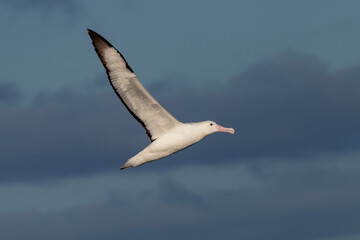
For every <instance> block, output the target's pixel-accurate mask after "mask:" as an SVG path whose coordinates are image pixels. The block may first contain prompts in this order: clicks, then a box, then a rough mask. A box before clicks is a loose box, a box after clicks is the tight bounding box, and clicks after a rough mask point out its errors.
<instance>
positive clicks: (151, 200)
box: [0, 164, 360, 240]
mask: <svg viewBox="0 0 360 240" xmlns="http://www.w3.org/2000/svg"><path fill="white" fill-rule="evenodd" d="M290 165H291V164H288V165H286V164H285V166H284V164H281V166H282V167H285V169H286V170H287V171H288V172H290V173H291V174H292V175H293V178H292V181H288V180H289V177H288V176H287V175H286V172H285V171H279V172H278V173H276V174H274V172H271V169H275V168H276V167H269V166H270V165H266V164H261V166H262V168H264V171H265V172H267V171H269V170H270V172H268V175H267V177H268V178H267V179H266V181H264V182H263V183H262V188H250V189H238V190H236V189H234V190H222V191H211V192H210V193H200V194H198V195H200V196H201V198H202V199H203V201H198V200H197V199H195V200H193V193H192V194H191V195H192V196H191V197H190V198H187V199H186V200H185V201H183V200H181V199H180V200H179V201H174V199H173V198H172V197H169V196H171V195H174V194H175V195H177V196H179V197H180V198H182V196H181V195H183V194H182V193H184V189H186V190H185V192H188V189H187V187H185V186H183V185H182V184H181V183H179V182H176V181H175V180H174V179H171V177H169V179H168V180H170V181H171V182H170V184H169V185H168V186H164V185H163V184H162V183H161V184H159V185H158V186H155V187H153V188H152V189H149V190H153V192H150V193H147V194H143V191H140V190H139V189H134V192H137V194H138V195H137V197H129V196H125V195H124V194H123V189H122V188H123V185H122V184H119V186H118V188H117V190H115V191H116V192H115V193H114V194H116V195H117V198H118V199H121V201H117V202H114V201H113V197H110V198H109V201H104V202H101V203H94V204H87V205H82V206H77V207H74V208H69V209H66V210H64V211H37V210H31V211H8V212H2V214H1V215H0V238H2V239H24V238H25V237H31V238H36V239H49V238H51V239H70V240H71V239H74V240H75V239H99V238H101V237H102V238H106V239H109V240H111V239H119V238H130V239H143V238H144V236H147V239H168V238H171V239H179V240H180V239H214V240H215V239H219V238H221V239H234V238H241V239H254V240H260V239H284V240H285V239H289V238H291V239H294V240H303V239H309V240H310V239H326V238H327V237H330V236H337V237H339V239H342V237H344V236H350V235H359V234H360V232H359V228H358V223H359V214H360V204H359V199H360V191H359V189H358V188H357V187H356V185H350V184H348V183H349V182H352V181H355V182H356V181H357V180H358V172H356V171H339V169H337V168H336V167H330V168H322V169H318V171H319V172H317V173H314V172H312V173H308V174H307V176H310V177H312V178H313V179H316V180H314V181H312V182H310V181H309V182H304V181H303V180H304V175H303V173H302V172H301V171H300V172H299V171H298V170H297V169H296V168H295V169H294V168H293V167H289V166H290ZM315 165H316V164H314V165H311V164H310V166H312V167H314V166H315ZM286 167H289V168H286ZM268 168H270V169H268ZM266 169H267V170H266ZM222 174H223V173H222ZM334 174H335V176H336V178H334ZM314 175H321V176H322V177H323V178H324V179H329V182H328V181H323V180H322V179H320V178H316V177H315V176H314ZM136 177H141V174H139V175H138V176H136ZM119 180H126V177H124V178H120V179H119ZM163 180H166V179H163ZM165 184H166V183H165ZM233 184H234V185H236V184H237V183H236V182H234V183H233ZM173 186H174V189H172V190H170V191H169V188H172V187H173ZM106 187H107V185H105V186H103V188H106ZM134 187H136V185H135V186H134ZM94 190H95V189H94ZM157 190H158V191H157ZM157 192H160V193H161V194H160V195H158V194H157ZM112 195H113V194H112ZM184 196H185V197H186V196H187V194H184ZM196 198H197V197H196ZM20 228H21V229H22V231H14V230H17V229H20Z"/></svg>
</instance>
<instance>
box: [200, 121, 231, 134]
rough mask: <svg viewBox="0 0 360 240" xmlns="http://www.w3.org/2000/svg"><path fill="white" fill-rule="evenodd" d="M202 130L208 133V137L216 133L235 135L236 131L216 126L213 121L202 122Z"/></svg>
mask: <svg viewBox="0 0 360 240" xmlns="http://www.w3.org/2000/svg"><path fill="white" fill-rule="evenodd" d="M201 128H202V130H203V131H204V132H205V133H206V135H209V134H212V133H215V132H226V133H231V134H234V133H235V130H234V129H233V128H226V127H223V126H220V125H219V124H216V123H215V122H213V121H204V122H201Z"/></svg>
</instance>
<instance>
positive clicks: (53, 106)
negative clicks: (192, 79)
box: [0, 52, 360, 181]
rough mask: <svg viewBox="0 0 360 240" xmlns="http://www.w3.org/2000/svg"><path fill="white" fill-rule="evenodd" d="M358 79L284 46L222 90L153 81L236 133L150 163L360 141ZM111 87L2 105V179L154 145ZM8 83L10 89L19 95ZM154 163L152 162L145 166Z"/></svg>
mask: <svg viewBox="0 0 360 240" xmlns="http://www.w3.org/2000/svg"><path fill="white" fill-rule="evenodd" d="M359 78H360V72H359V70H358V68H348V69H344V70H343V71H339V72H335V73H331V72H329V71H328V70H327V68H326V65H325V64H324V63H321V62H320V61H318V60H317V59H316V58H314V57H312V56H307V55H301V54H297V53H293V52H286V53H284V54H280V55H279V56H276V57H273V58H271V59H268V60H264V61H263V62H261V63H258V64H255V65H253V66H252V67H250V68H249V69H248V70H247V71H244V72H242V73H241V74H239V76H237V77H235V78H234V79H233V80H232V81H230V82H229V84H228V85H227V86H226V87H224V88H222V89H216V90H211V89H209V88H207V89H193V88H189V87H188V86H182V84H181V83H180V82H177V83H174V84H167V85H166V86H167V87H166V89H164V88H163V89H158V88H159V86H157V87H156V85H154V86H150V87H149V89H150V91H151V92H152V93H153V95H154V96H155V97H156V98H157V99H158V100H159V102H160V103H162V104H163V105H164V106H165V107H166V108H167V109H168V110H169V111H170V112H171V113H172V114H173V115H174V116H175V117H177V118H178V119H179V120H181V121H185V122H186V121H201V120H207V119H211V120H214V121H216V122H218V123H219V124H222V125H225V126H230V127H234V128H235V130H236V134H235V135H234V136H232V135H227V134H216V135H212V136H210V137H208V138H207V139H205V140H204V141H203V142H202V143H200V144H198V145H196V147H191V148H189V149H187V150H186V151H183V152H180V153H178V154H176V155H174V156H172V157H170V158H169V159H171V160H169V161H164V160H160V161H162V162H161V164H160V162H155V163H152V164H157V166H156V167H160V168H161V167H171V166H178V165H182V164H195V163H196V164H210V163H213V164H219V163H222V162H226V161H228V162H229V161H233V160H236V161H239V160H241V159H243V160H246V159H253V158H262V157H283V158H286V157H300V156H307V155H308V156H311V155H312V154H319V153H321V154H331V153H334V152H341V151H347V150H354V149H357V148H358V146H359V140H360V136H359V134H358V132H359V130H360V125H359V123H360V113H359V111H358V109H359V108H360V106H359V105H360V99H359V98H360V95H359V94H358V89H359V81H358V79H359ZM104 81H107V80H106V79H105V77H104ZM143 81H144V80H143ZM11 88H13V87H10V88H9V89H10V90H11ZM108 88H109V91H107V94H106V95H90V94H88V95H86V94H79V93H76V92H71V91H59V92H58V93H56V94H40V95H39V96H38V98H37V99H36V100H35V101H34V104H33V105H31V106H30V107H23V106H20V105H14V104H12V105H8V104H1V105H0V108H1V112H2V116H3V117H2V118H1V119H0V125H1V126H2V127H1V130H0V131H1V135H0V143H1V148H2V149H1V158H2V159H3V161H1V168H0V176H1V180H2V181H5V180H10V179H17V180H19V179H20V180H21V179H34V178H35V179H36V178H48V177H62V176H69V175H73V174H86V173H94V172H99V171H100V172H101V171H105V170H109V169H118V167H119V166H120V165H121V163H123V162H124V161H125V160H126V159H128V158H129V157H131V156H132V155H134V154H136V153H137V152H138V151H139V150H141V149H142V147H144V146H146V144H148V143H149V140H148V139H147V137H146V135H145V134H144V131H143V129H142V128H141V127H140V125H139V124H138V123H137V122H136V121H135V120H134V119H132V117H131V116H130V114H128V113H127V111H126V110H125V108H124V107H123V106H122V104H121V102H120V101H118V100H117V99H116V96H115V94H114V93H112V92H111V91H112V90H111V89H110V87H108ZM3 89H4V87H3ZM174 89H176V91H174ZM10 90H9V91H8V92H9V93H7V94H9V96H10V95H11V96H12V95H16V94H13V93H11V91H13V90H11V91H10ZM13 92H14V91H13ZM15 92H16V91H15ZM167 92H172V93H173V94H166V93H167ZM163 93H164V94H163ZM5 95H6V94H5ZM7 98H9V97H7ZM219 159H220V160H219ZM146 169H151V167H150V166H146V165H145V166H144V167H141V168H139V171H142V170H146Z"/></svg>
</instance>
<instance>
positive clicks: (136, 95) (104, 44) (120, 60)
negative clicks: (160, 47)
mask: <svg viewBox="0 0 360 240" xmlns="http://www.w3.org/2000/svg"><path fill="white" fill-rule="evenodd" d="M88 32H89V35H90V38H91V40H92V43H93V45H94V47H95V51H96V52H97V54H98V56H99V58H100V60H101V62H102V63H103V65H104V67H105V69H106V73H107V75H108V78H109V80H110V84H111V86H112V87H113V89H114V91H115V92H116V94H117V95H118V97H119V98H120V99H121V101H122V102H123V103H124V105H125V107H126V108H127V109H128V110H129V112H130V113H131V114H132V115H133V116H134V117H135V119H136V120H138V121H139V122H140V124H141V125H142V126H143V127H144V128H145V129H146V133H147V134H148V136H149V137H150V139H151V141H154V140H155V139H157V138H158V137H160V136H161V135H163V134H164V133H165V132H167V131H168V130H169V129H171V128H173V127H174V126H175V125H177V124H178V123H179V121H178V120H176V119H175V118H174V117H173V116H172V115H171V114H170V113H169V112H168V111H166V110H165V109H164V108H163V107H162V106H161V105H160V104H159V103H158V102H157V101H156V100H155V99H154V98H153V97H152V96H151V95H150V93H149V92H148V91H147V90H146V89H145V87H144V86H143V85H142V84H141V82H140V81H139V80H138V78H137V77H136V75H135V73H134V72H133V70H132V69H131V68H130V66H129V65H128V63H127V62H126V60H125V58H124V57H123V55H122V54H121V53H120V52H119V51H118V50H116V48H114V47H113V46H112V45H111V44H110V43H109V42H108V41H107V40H106V39H105V38H103V37H102V36H100V35H99V34H97V33H96V32H94V31H92V30H90V29H88Z"/></svg>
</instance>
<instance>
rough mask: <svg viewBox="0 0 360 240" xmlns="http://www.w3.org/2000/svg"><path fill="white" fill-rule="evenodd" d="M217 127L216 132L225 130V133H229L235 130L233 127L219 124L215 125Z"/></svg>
mask: <svg viewBox="0 0 360 240" xmlns="http://www.w3.org/2000/svg"><path fill="white" fill-rule="evenodd" d="M217 129H218V132H227V133H231V134H234V133H235V130H234V129H233V128H226V127H223V126H220V125H217Z"/></svg>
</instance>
